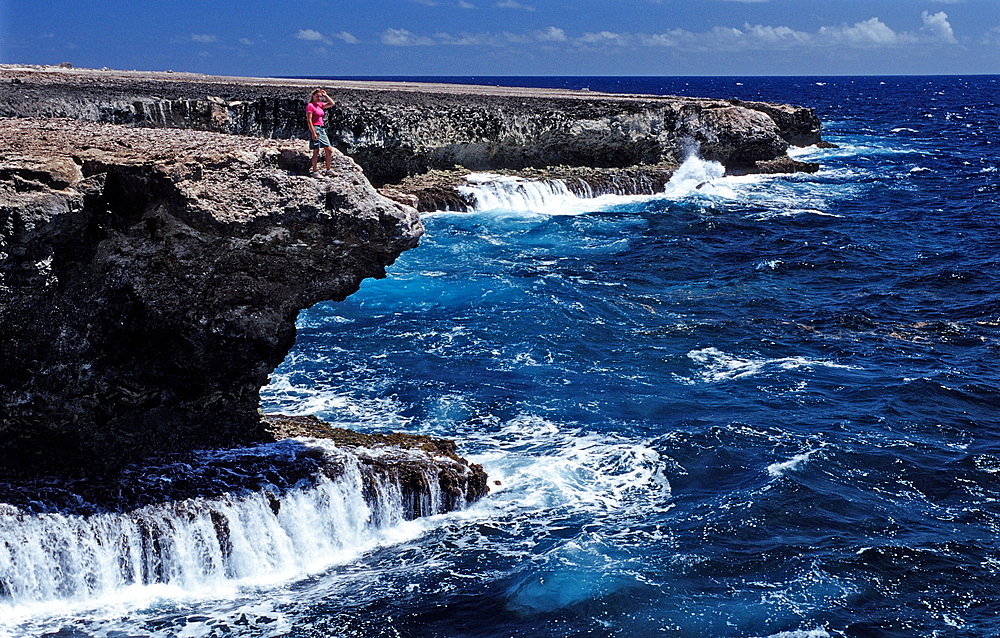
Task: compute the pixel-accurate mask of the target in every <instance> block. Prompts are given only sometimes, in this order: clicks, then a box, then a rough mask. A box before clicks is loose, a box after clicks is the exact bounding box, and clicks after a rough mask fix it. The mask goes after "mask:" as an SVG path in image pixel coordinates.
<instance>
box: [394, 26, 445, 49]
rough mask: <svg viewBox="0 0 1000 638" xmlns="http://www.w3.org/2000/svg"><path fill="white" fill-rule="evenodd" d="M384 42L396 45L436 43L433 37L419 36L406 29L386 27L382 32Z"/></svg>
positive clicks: (410, 45)
mask: <svg viewBox="0 0 1000 638" xmlns="http://www.w3.org/2000/svg"><path fill="white" fill-rule="evenodd" d="M382 44H388V45H389V46H394V47H412V46H425V45H431V44H434V40H433V39H432V38H428V37H426V36H418V35H415V34H413V33H411V32H410V31H407V30H406V29H386V30H385V31H383V32H382Z"/></svg>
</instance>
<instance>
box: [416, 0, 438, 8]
mask: <svg viewBox="0 0 1000 638" xmlns="http://www.w3.org/2000/svg"><path fill="white" fill-rule="evenodd" d="M410 2H416V3H417V4H422V5H424V6H425V7H436V6H438V4H440V3H438V2H435V1H434V0H410Z"/></svg>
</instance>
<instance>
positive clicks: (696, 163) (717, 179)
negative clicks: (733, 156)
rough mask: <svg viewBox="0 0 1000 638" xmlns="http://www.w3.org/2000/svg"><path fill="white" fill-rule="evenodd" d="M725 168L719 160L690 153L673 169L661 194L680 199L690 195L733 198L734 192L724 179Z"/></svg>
mask: <svg viewBox="0 0 1000 638" xmlns="http://www.w3.org/2000/svg"><path fill="white" fill-rule="evenodd" d="M725 174H726V168H725V167H724V166H723V165H722V164H720V163H719V162H710V161H706V160H703V159H701V158H700V157H698V156H697V155H691V156H690V157H688V158H687V159H685V160H684V162H682V163H681V165H680V166H679V167H678V168H677V170H676V171H674V174H673V175H672V176H671V177H670V181H668V182H667V185H666V186H665V187H664V189H663V196H664V197H667V198H669V199H682V198H685V197H691V196H692V195H696V196H701V197H719V198H723V199H735V198H736V192H735V191H734V190H733V189H732V188H730V187H729V185H728V184H727V183H726V182H727V180H726V179H725Z"/></svg>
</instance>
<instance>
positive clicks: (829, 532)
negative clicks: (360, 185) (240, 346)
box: [10, 77, 1000, 638]
mask: <svg viewBox="0 0 1000 638" xmlns="http://www.w3.org/2000/svg"><path fill="white" fill-rule="evenodd" d="M427 79H431V78H427ZM434 79H438V78H434ZM452 80H454V79H452ZM462 80H464V81H473V80H475V81H479V82H484V83H509V84H519V85H525V84H530V83H535V84H538V85H545V86H566V87H569V88H582V87H583V86H588V87H589V88H591V89H592V90H619V91H626V92H657V93H675V94H676V93H686V94H690V95H705V96H717V97H740V98H743V99H767V100H771V101H780V102H794V103H800V104H804V105H807V106H811V107H814V108H816V109H817V112H818V114H819V115H820V117H821V118H822V119H823V121H824V123H825V126H826V129H825V137H826V139H828V140H829V141H832V142H834V143H836V144H837V145H838V148H835V149H825V150H821V149H816V148H806V149H797V150H795V151H794V154H795V156H796V157H798V158H800V159H804V160H809V161H818V162H820V163H821V165H822V168H821V170H820V171H819V172H818V173H816V174H809V175H807V174H795V175H781V176H751V177H741V178H732V177H724V176H721V175H720V174H719V172H718V167H716V166H713V165H711V164H709V163H706V162H703V161H700V160H698V159H697V158H695V159H692V160H691V161H690V162H689V163H688V164H687V165H686V166H685V172H684V175H686V176H687V177H686V178H682V177H678V178H677V179H675V180H674V181H673V182H672V183H671V184H669V185H668V186H667V188H666V190H665V191H664V193H662V194H660V195H657V196H653V197H633V198H624V197H604V198H600V199H598V200H579V199H575V198H567V197H563V196H560V195H559V194H558V193H554V192H552V191H551V190H545V189H540V188H539V187H537V186H536V185H531V184H521V185H516V184H515V185H510V184H499V183H497V182H496V180H493V179H491V178H489V177H485V178H483V179H482V180H480V181H479V183H477V184H475V185H470V189H472V190H471V191H470V192H472V193H473V194H477V193H478V196H479V198H480V201H482V202H498V201H502V202H503V207H502V208H489V207H483V208H480V209H479V210H477V211H475V212H472V213H443V212H441V213H431V214H428V215H427V216H426V217H425V218H424V222H425V224H426V226H427V234H426V235H425V237H424V239H423V240H422V242H421V245H420V247H418V248H416V249H414V250H411V251H409V252H407V253H405V254H404V255H403V256H401V257H400V258H399V260H398V261H397V262H396V264H395V265H393V266H392V267H391V268H390V269H389V275H388V277H387V278H386V279H383V280H378V281H376V280H369V281H366V282H365V283H364V284H363V285H362V288H361V290H360V291H359V292H358V293H357V294H355V295H353V296H351V297H349V298H348V299H347V300H345V301H344V302H341V303H331V304H320V305H319V306H317V307H315V308H312V309H310V310H308V311H306V312H303V313H302V314H301V316H300V318H299V322H298V327H299V334H298V340H297V342H296V345H295V348H294V349H293V351H292V352H291V353H290V354H289V356H288V357H287V359H286V360H285V362H284V363H283V364H282V365H281V366H280V367H279V368H278V370H276V371H275V374H274V375H273V377H272V384H271V385H270V386H269V387H268V388H266V389H265V392H264V407H265V409H266V410H267V411H283V412H288V413H296V414H317V415H319V416H321V417H323V418H324V419H327V420H329V421H332V422H334V423H336V424H337V425H344V426H347V427H352V428H355V429H360V430H364V431H387V430H403V431H407V432H415V433H428V434H433V435H436V436H445V437H449V438H453V439H455V440H456V441H458V443H459V445H460V450H461V452H462V453H463V454H465V455H467V456H468V457H469V458H471V459H472V460H474V461H476V462H480V463H482V464H483V465H484V466H485V467H486V469H487V471H488V472H489V473H490V476H491V483H492V481H498V482H499V483H498V484H492V488H493V491H492V494H491V495H490V496H489V497H488V498H486V499H484V500H483V501H481V502H480V503H478V504H476V505H475V506H473V507H471V508H470V509H468V510H465V511H463V512H457V513H452V514H447V515H443V516H435V517H431V518H428V519H424V520H421V521H416V522H413V523H411V524H408V525H407V526H400V527H397V528H393V530H389V531H381V532H379V534H380V535H379V536H378V538H373V539H371V542H368V543H367V544H366V545H365V546H364V547H360V548H359V550H358V552H356V553H354V554H350V553H348V554H345V555H344V556H342V557H340V558H338V559H336V560H331V561H330V562H329V564H328V565H325V566H322V567H319V568H311V569H306V568H303V569H301V570H299V572H298V573H292V574H291V575H289V574H287V573H282V574H281V575H280V577H274V578H272V579H270V580H268V579H267V578H265V577H263V576H258V577H255V578H251V579H244V580H241V581H233V582H231V583H229V585H228V586H225V587H222V586H216V587H215V588H214V589H211V590H201V591H184V590H180V591H178V590H176V589H172V590H169V591H159V590H155V589H152V588H146V589H142V590H141V591H139V592H130V593H129V595H124V594H125V592H123V595H122V596H121V597H120V599H119V598H116V599H114V600H113V601H112V602H107V601H105V602H102V603H101V606H100V608H95V607H97V606H96V605H95V604H94V603H89V602H88V601H78V602H74V603H73V607H72V608H70V610H69V611H67V610H65V609H63V610H60V609H58V605H56V607H57V608H56V609H47V610H42V611H40V610H39V609H36V608H33V609H32V610H31V611H29V612H25V613H26V614H27V615H26V616H22V617H21V620H19V621H18V624H17V625H16V626H12V629H11V630H10V635H41V634H43V633H44V632H46V631H48V632H52V631H55V630H56V629H61V630H62V632H63V633H59V634H52V635H65V636H109V637H110V636H158V637H159V636H279V635H287V636H302V637H306V636H317V637H318V636H324V637H325V636H344V637H361V636H366V637H368V636H379V637H382V636H384V637H390V636H406V637H410V636H413V637H416V636H420V637H424V636H426V637H431V636H441V637H444V636H476V637H489V636H497V637H500V636H505V637H507V636H525V637H528V636H531V637H534V636H543V637H544V636H552V637H556V636H559V637H563V636H654V635H663V636H683V637H687V636H691V637H694V636H698V637H699V638H703V637H748V638H749V637H764V636H771V637H781V638H825V637H829V636H834V637H839V636H852V637H853V636H858V637H861V636H899V637H903V636H907V637H909V636H962V637H965V636H968V637H973V636H977V637H978V636H995V635H997V634H998V633H1000V622H998V621H997V614H996V610H997V609H998V608H1000V599H998V594H997V586H996V585H997V582H1000V546H998V544H997V542H996V538H997V532H998V531H1000V508H998V505H997V503H998V498H1000V448H998V443H1000V440H998V439H1000V375H998V373H997V366H996V362H997V354H998V348H1000V263H998V260H1000V257H998V255H1000V231H998V222H1000V206H998V204H1000V176H998V160H997V156H998V155H1000V154H998V153H997V150H998V148H997V146H998V144H1000V135H998V127H997V125H998V123H1000V107H998V100H997V95H998V92H997V88H998V82H1000V79H998V78H996V77H972V78H956V77H933V78H918V77H906V78H899V77H893V78H544V79H540V78H515V79H509V78H508V79H504V78H491V79H487V78H465V79H462ZM698 186H701V187H700V188H698ZM64 607H65V605H64ZM32 632H34V633H32Z"/></svg>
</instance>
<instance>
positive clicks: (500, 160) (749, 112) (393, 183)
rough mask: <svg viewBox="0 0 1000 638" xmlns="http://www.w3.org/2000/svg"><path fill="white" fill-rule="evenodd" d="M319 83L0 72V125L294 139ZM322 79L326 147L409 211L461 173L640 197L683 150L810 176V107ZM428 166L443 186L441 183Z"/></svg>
mask: <svg viewBox="0 0 1000 638" xmlns="http://www.w3.org/2000/svg"><path fill="white" fill-rule="evenodd" d="M317 83H318V81H316V80H295V79H271V78H229V77H214V76H203V75H197V74H179V73H153V72H149V73H140V72H122V71H110V70H101V71H96V70H85V69H72V68H52V67H14V66H10V65H6V66H2V65H0V87H3V88H4V90H2V91H0V117H39V116H41V117H67V118H75V119H83V120H89V121H95V122H108V123H118V124H126V125H130V126H148V127H164V128H192V129H197V130H207V131H216V132H223V133H230V134H235V135H246V136H254V137H270V138H275V139H304V138H305V134H306V131H305V126H304V119H303V115H302V105H303V103H304V100H305V96H307V95H308V91H309V90H310V89H311V88H312V87H313V86H315V85H316V84H317ZM322 84H323V85H324V86H326V87H327V88H328V89H329V90H330V91H331V94H332V95H334V97H335V99H336V100H337V101H338V104H337V106H336V107H334V108H333V109H331V110H330V111H328V116H327V124H328V126H327V128H328V131H329V133H330V138H331V140H332V141H333V143H334V144H335V145H336V146H337V147H338V148H339V149H340V150H341V151H342V152H344V153H345V154H347V155H348V156H350V157H351V158H352V159H353V160H354V161H355V162H356V163H357V164H358V165H359V166H360V167H361V168H362V171H363V172H364V173H365V176H366V177H367V178H368V180H369V181H370V182H372V183H373V184H374V185H375V186H377V187H379V188H386V189H387V193H389V194H391V195H393V196H399V194H401V195H402V197H403V199H404V200H405V201H407V202H411V203H413V204H415V205H416V206H417V208H418V209H420V210H433V209H434V207H435V206H436V205H437V204H438V203H439V202H441V201H448V202H450V203H451V204H452V206H453V207H457V208H454V209H456V210H462V208H461V205H462V198H461V197H460V196H458V195H457V193H456V191H455V188H456V187H458V186H461V185H463V184H464V181H463V179H462V176H463V175H466V174H468V173H471V172H480V171H490V172H495V171H505V170H506V171H532V172H534V174H535V175H536V176H537V178H538V179H547V180H565V181H567V183H568V184H570V188H573V186H572V185H573V184H577V183H579V184H581V185H582V188H583V189H584V190H589V191H591V192H594V193H597V194H602V193H608V192H620V190H615V188H619V189H620V187H621V184H618V185H614V186H613V185H611V184H610V183H609V182H610V181H613V180H609V176H608V170H609V169H614V170H615V171H619V172H620V171H627V172H628V173H630V174H631V175H632V176H633V177H634V179H632V180H631V183H634V184H637V185H640V188H639V190H638V191H635V192H633V193H622V194H643V193H645V192H646V191H645V190H644V189H645V188H646V185H647V184H650V183H651V184H654V185H656V184H658V183H660V182H661V181H662V176H663V175H664V174H667V173H669V171H671V170H673V169H674V168H676V167H677V166H678V165H679V164H680V162H681V161H683V159H684V158H685V156H686V154H688V153H690V152H692V151H694V150H696V151H697V152H698V153H699V154H700V155H701V157H703V158H704V159H706V160H715V161H719V162H721V163H722V164H724V165H725V166H726V168H727V170H728V171H730V172H731V173H753V172H768V173H773V172H793V171H815V170H817V168H818V165H816V164H812V163H806V162H797V161H795V160H792V159H791V158H789V157H788V155H787V153H786V150H787V148H788V146H789V145H797V146H806V145H810V144H821V143H822V136H821V133H822V124H821V123H820V121H819V120H818V119H817V118H816V116H815V115H814V113H813V112H812V110H811V109H807V108H802V107H797V106H790V105H783V104H770V103H764V102H751V101H742V100H737V99H733V100H715V99H696V98H685V97H676V96H648V95H620V94H604V93H598V92H591V91H570V90H556V89H518V88H508V87H487V86H459V85H448V84H418V83H408V82H352V81H323V82H322ZM435 171H437V172H441V171H444V172H449V173H452V174H453V175H454V179H453V180H450V181H448V182H445V181H443V180H441V179H440V175H438V176H435V175H434V172H435ZM425 176H427V177H428V179H427V180H424V179H422V178H423V177H425ZM619 181H620V180H619ZM654 187H655V186H654ZM444 190H446V191H448V192H443V191H444Z"/></svg>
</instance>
